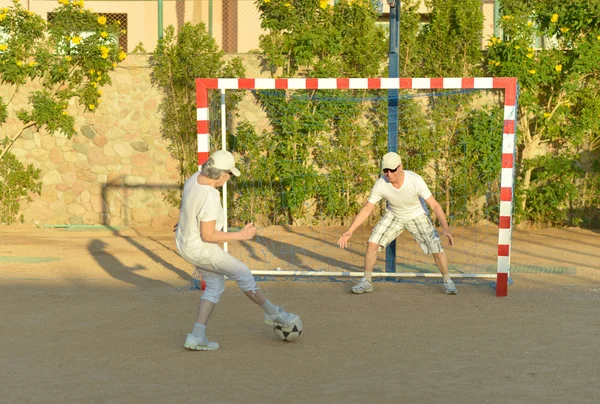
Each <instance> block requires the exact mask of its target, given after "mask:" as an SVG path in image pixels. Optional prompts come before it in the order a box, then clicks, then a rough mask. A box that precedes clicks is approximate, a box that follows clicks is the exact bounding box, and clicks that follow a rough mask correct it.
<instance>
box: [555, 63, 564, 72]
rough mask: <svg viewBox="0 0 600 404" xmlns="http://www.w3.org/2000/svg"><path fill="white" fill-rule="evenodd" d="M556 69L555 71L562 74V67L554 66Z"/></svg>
mask: <svg viewBox="0 0 600 404" xmlns="http://www.w3.org/2000/svg"><path fill="white" fill-rule="evenodd" d="M554 69H555V70H556V71H557V72H560V71H562V65H556V66H554Z"/></svg>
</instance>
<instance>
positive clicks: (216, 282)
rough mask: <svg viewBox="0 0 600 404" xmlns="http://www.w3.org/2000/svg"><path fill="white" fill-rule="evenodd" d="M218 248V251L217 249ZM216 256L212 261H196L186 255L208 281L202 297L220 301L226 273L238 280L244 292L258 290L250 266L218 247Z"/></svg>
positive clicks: (215, 252) (214, 254)
mask: <svg viewBox="0 0 600 404" xmlns="http://www.w3.org/2000/svg"><path fill="white" fill-rule="evenodd" d="M217 249H218V251H217ZM212 253H213V254H211V255H212V256H214V257H215V258H214V259H213V260H211V262H210V263H206V262H195V260H194V259H190V258H189V257H184V258H186V260H187V261H188V262H190V263H191V264H193V265H195V266H196V272H197V273H198V274H199V275H200V276H202V279H204V282H206V289H205V290H204V293H203V294H202V297H201V299H205V300H209V301H211V302H213V303H215V304H216V303H219V300H220V299H221V295H222V294H223V292H224V291H225V275H226V276H227V277H228V278H229V279H233V280H234V281H236V282H237V284H238V286H239V287H240V289H242V290H243V291H244V292H248V291H250V290H251V291H257V290H258V287H257V286H256V281H255V280H254V276H252V272H250V268H248V266H247V265H246V264H244V263H243V262H241V261H240V260H238V259H236V258H234V257H232V256H231V255H229V254H227V253H226V252H225V251H223V249H222V248H220V247H218V248H215V249H214V251H212Z"/></svg>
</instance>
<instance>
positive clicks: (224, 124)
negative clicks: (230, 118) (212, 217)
mask: <svg viewBox="0 0 600 404" xmlns="http://www.w3.org/2000/svg"><path fill="white" fill-rule="evenodd" d="M225 107H226V106H225V89H224V88H222V89H221V149H223V150H227V110H226V109H225ZM223 214H224V216H225V217H224V221H225V223H224V224H223V231H224V232H227V183H225V184H223ZM223 250H225V252H227V251H228V246H227V243H223Z"/></svg>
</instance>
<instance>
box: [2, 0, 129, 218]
mask: <svg viewBox="0 0 600 404" xmlns="http://www.w3.org/2000/svg"><path fill="white" fill-rule="evenodd" d="M59 3H60V5H59V6H58V7H57V8H56V9H55V10H53V12H52V15H53V19H52V21H50V22H46V21H45V20H43V19H42V18H41V17H40V16H39V15H37V14H35V13H33V12H31V11H28V10H25V9H24V8H23V6H22V5H21V4H20V2H19V1H18V0H13V6H12V7H7V8H3V9H1V10H0V30H1V31H2V32H3V33H4V35H3V36H2V37H1V39H0V84H2V85H3V86H7V87H9V88H10V90H11V91H12V93H13V95H12V96H10V97H8V99H3V98H2V97H0V125H2V124H3V123H5V122H6V121H7V119H8V118H9V117H10V116H11V114H14V115H15V116H16V117H17V118H18V120H19V121H20V122H21V125H20V126H19V127H18V128H17V129H16V130H15V131H14V133H7V131H5V130H3V131H2V138H1V139H0V166H2V169H1V170H0V172H2V173H4V175H5V176H6V177H2V176H0V181H2V182H3V183H4V188H3V193H2V200H0V204H2V205H3V206H5V207H6V209H5V210H4V211H3V212H5V214H7V213H6V212H11V213H14V214H16V212H17V211H18V200H19V198H21V197H24V195H26V194H27V192H26V191H25V190H30V191H32V192H39V185H38V184H37V182H36V180H37V179H38V178H39V171H38V170H35V169H33V168H32V167H31V166H27V167H25V166H22V165H20V163H18V162H16V161H15V159H14V156H13V155H12V154H11V153H10V152H9V150H10V148H11V147H12V146H13V144H14V143H15V142H16V141H17V139H19V137H20V136H21V135H22V134H23V133H24V131H25V130H27V129H29V128H35V130H38V131H39V130H45V131H47V132H48V133H54V132H61V133H64V134H66V135H67V136H69V137H71V136H72V135H73V134H74V133H75V128H74V123H75V120H74V118H73V117H72V116H71V115H69V112H68V111H67V107H68V105H69V101H70V100H72V99H74V100H76V101H77V103H78V104H79V105H80V106H83V108H84V110H86V111H94V110H95V109H96V107H97V106H98V104H99V103H100V100H101V94H102V92H101V90H100V88H101V87H102V86H104V85H108V84H110V83H111V79H110V76H109V74H108V73H109V72H110V71H112V70H114V69H115V68H116V67H117V65H118V63H119V62H120V61H122V60H123V59H124V58H125V56H126V55H125V53H124V52H123V50H122V49H120V48H119V46H118V43H117V40H116V38H118V36H119V34H120V33H121V31H122V29H121V27H119V26H118V24H107V21H106V17H105V16H103V15H101V14H96V13H93V12H91V11H90V10H87V9H84V8H83V0H72V1H70V0H59ZM28 84H32V85H28ZM23 93H25V94H27V98H28V100H29V104H28V106H27V107H24V108H21V109H19V110H16V111H14V110H12V109H11V108H10V104H11V102H12V100H13V99H14V98H15V97H14V95H15V94H23ZM11 156H12V157H11ZM17 163H18V164H17ZM9 176H10V178H9ZM8 187H12V189H10V190H9V189H8ZM3 221H4V222H11V221H12V220H9V219H8V217H7V216H6V217H5V218H4V219H3Z"/></svg>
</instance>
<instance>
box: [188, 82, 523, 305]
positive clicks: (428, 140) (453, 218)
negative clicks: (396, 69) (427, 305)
mask: <svg viewBox="0 0 600 404" xmlns="http://www.w3.org/2000/svg"><path fill="white" fill-rule="evenodd" d="M396 89H398V90H399V96H398V97H397V99H393V100H391V103H393V104H395V103H396V102H397V104H398V108H397V117H396V114H395V113H394V114H390V113H389V111H390V109H389V103H390V99H389V98H388V92H389V90H396ZM213 91H217V92H218V93H220V95H221V96H220V97H219V96H218V93H213ZM231 100H237V105H236V107H235V108H231V107H230V108H226V105H231V104H232V102H231ZM516 101H517V83H516V80H515V79H512V78H435V79H430V78H406V79H404V78H401V79H393V78H364V79H360V78H349V79H340V78H337V79H197V108H198V113H197V115H198V164H199V165H200V166H201V165H202V163H203V162H204V161H206V160H207V159H208V158H209V156H210V151H211V150H216V149H219V148H225V149H227V150H230V151H232V152H234V153H235V154H236V157H237V159H238V165H239V166H240V170H241V171H242V176H241V177H240V178H236V179H234V180H232V181H229V183H228V184H227V185H226V187H224V189H223V202H224V206H225V207H226V216H227V220H226V222H227V226H228V227H229V231H231V230H234V229H235V228H240V227H243V226H244V225H245V224H246V223H249V222H253V223H254V224H255V225H256V226H257V227H258V232H257V237H256V238H255V239H254V240H252V241H250V242H240V243H229V245H228V246H227V248H228V250H229V252H230V253H231V254H232V255H234V256H236V257H237V258H238V259H240V260H242V261H244V262H245V263H247V264H248V266H249V267H250V268H251V269H252V270H253V273H254V274H255V275H278V274H282V275H288V276H302V277H310V276H314V277H318V276H329V277H334V278H335V277H344V276H356V277H360V276H362V270H363V262H364V252H365V248H366V243H367V241H368V238H369V236H370V232H371V230H372V228H373V226H374V225H375V224H376V223H377V221H378V219H379V218H380V217H381V215H382V214H383V213H384V210H385V205H384V204H383V203H380V206H377V208H376V210H375V212H374V213H373V214H372V215H371V217H370V218H369V220H368V221H366V222H365V223H364V224H363V226H361V228H360V229H359V230H357V231H356V232H355V233H354V235H353V236H352V238H351V239H350V245H349V248H348V249H345V250H341V249H340V248H339V247H338V246H337V241H338V238H339V237H340V235H341V234H342V233H343V232H344V231H345V230H346V229H347V228H348V227H349V225H350V223H351V222H352V220H353V219H354V217H355V215H356V213H357V212H358V211H359V210H360V208H361V207H362V205H363V204H364V203H365V201H366V200H367V198H368V196H369V193H370V190H371V187H372V186H373V184H374V182H375V180H376V179H377V178H378V177H379V176H380V175H381V169H380V163H379V162H380V158H381V156H382V155H383V154H385V153H386V152H387V151H388V149H391V150H396V149H397V152H398V154H400V156H401V157H402V159H403V165H404V169H405V170H410V171H414V172H416V173H418V174H419V175H421V176H422V177H423V178H424V179H425V181H426V182H427V184H428V185H429V188H430V190H431V191H432V193H433V195H434V196H435V198H436V200H437V201H438V202H439V203H440V204H441V205H442V208H443V210H444V212H445V214H446V217H447V219H448V222H449V224H450V227H451V230H452V233H453V236H454V239H455V246H454V247H447V240H442V242H443V244H444V247H445V251H446V254H447V255H448V259H449V266H450V272H451V274H452V276H453V277H454V278H457V277H494V278H497V294H498V295H505V294H506V285H507V282H508V275H509V269H510V247H511V230H512V203H513V183H514V167H513V162H514V161H515V159H514V153H515V127H516ZM390 121H391V122H392V123H394V124H397V127H398V136H397V140H396V139H395V137H394V136H393V134H392V136H389V135H388V125H390V126H391V124H390ZM394 126H395V125H394ZM428 213H429V214H430V215H431V218H432V220H434V223H436V226H438V228H439V223H437V222H436V219H435V216H434V215H433V214H432V213H431V212H428ZM384 251H385V250H384ZM388 254H389V252H388ZM395 255H396V256H395V257H392V259H393V262H394V265H393V268H394V269H395V272H393V273H389V272H384V271H385V268H386V253H385V252H381V253H379V254H378V261H377V264H376V267H375V272H374V276H385V277H395V278H415V277H424V278H437V277H440V274H439V271H438V269H437V267H435V265H434V263H433V259H432V257H431V256H428V255H425V254H423V253H422V251H421V248H420V247H419V245H418V244H417V243H416V242H415V241H414V240H413V239H412V236H411V235H410V234H409V233H408V232H405V234H402V235H401V236H400V237H399V238H398V239H397V240H396V254H395ZM389 260H390V257H389V256H388V261H389ZM388 268H389V266H388Z"/></svg>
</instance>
